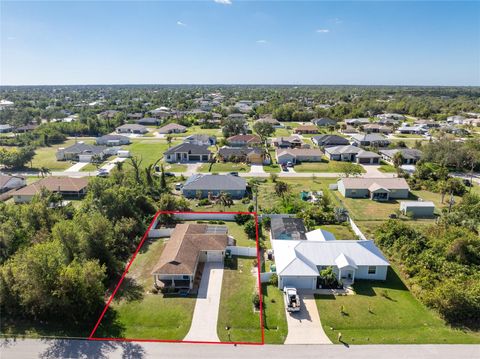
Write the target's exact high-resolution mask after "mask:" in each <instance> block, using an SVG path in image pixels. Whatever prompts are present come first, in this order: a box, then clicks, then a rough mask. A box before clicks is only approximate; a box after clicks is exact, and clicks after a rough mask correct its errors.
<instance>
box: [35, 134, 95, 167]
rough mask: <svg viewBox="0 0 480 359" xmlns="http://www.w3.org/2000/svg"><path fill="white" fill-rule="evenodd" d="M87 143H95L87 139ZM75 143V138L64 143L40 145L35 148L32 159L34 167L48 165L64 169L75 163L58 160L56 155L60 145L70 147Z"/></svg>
mask: <svg viewBox="0 0 480 359" xmlns="http://www.w3.org/2000/svg"><path fill="white" fill-rule="evenodd" d="M84 142H85V143H93V141H92V140H89V141H88V140H86V141H84ZM74 144H75V140H67V141H65V142H64V143H61V144H56V145H53V146H49V147H39V148H37V149H36V150H35V156H34V157H33V160H32V168H36V169H39V168H40V167H47V168H48V169H50V170H51V171H63V170H65V169H67V168H69V167H71V166H72V165H73V163H72V162H70V161H57V157H56V156H55V155H56V153H57V150H58V149H59V148H60V147H68V146H72V145H74Z"/></svg>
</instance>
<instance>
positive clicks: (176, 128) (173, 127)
mask: <svg viewBox="0 0 480 359" xmlns="http://www.w3.org/2000/svg"><path fill="white" fill-rule="evenodd" d="M186 131H187V128H186V127H185V126H182V125H179V124H178V123H169V124H168V125H165V126H162V127H160V128H159V129H158V130H157V132H158V133H163V134H169V133H183V132H186Z"/></svg>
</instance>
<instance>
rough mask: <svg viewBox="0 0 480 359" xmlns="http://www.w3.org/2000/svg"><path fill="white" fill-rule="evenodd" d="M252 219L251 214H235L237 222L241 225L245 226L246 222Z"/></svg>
mask: <svg viewBox="0 0 480 359" xmlns="http://www.w3.org/2000/svg"><path fill="white" fill-rule="evenodd" d="M251 219H252V216H251V215H249V214H240V213H239V214H236V215H235V223H237V224H238V225H240V226H243V225H244V224H245V223H247V222H248V221H249V220H251Z"/></svg>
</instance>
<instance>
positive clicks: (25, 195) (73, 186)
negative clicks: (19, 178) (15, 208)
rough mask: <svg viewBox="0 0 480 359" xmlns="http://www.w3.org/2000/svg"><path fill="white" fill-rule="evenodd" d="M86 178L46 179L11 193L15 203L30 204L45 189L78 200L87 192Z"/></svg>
mask: <svg viewBox="0 0 480 359" xmlns="http://www.w3.org/2000/svg"><path fill="white" fill-rule="evenodd" d="M87 185H88V178H85V177H82V178H71V177H47V178H42V179H41V180H40V181H37V182H34V183H32V184H29V185H28V186H26V187H23V188H21V189H19V190H18V191H16V192H14V193H13V200H14V202H15V203H25V202H30V201H31V200H32V198H33V197H34V196H35V195H36V194H38V193H40V192H41V190H42V188H45V189H46V190H48V191H51V192H57V193H60V194H61V195H63V196H64V197H74V198H80V197H82V196H83V195H85V193H86V192H87Z"/></svg>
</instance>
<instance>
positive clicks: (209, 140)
mask: <svg viewBox="0 0 480 359" xmlns="http://www.w3.org/2000/svg"><path fill="white" fill-rule="evenodd" d="M183 142H185V143H191V144H194V145H199V146H214V145H215V144H216V143H217V137H215V136H210V135H207V134H197V135H190V136H187V137H185V138H184V139H183Z"/></svg>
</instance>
